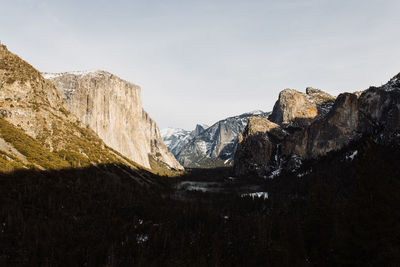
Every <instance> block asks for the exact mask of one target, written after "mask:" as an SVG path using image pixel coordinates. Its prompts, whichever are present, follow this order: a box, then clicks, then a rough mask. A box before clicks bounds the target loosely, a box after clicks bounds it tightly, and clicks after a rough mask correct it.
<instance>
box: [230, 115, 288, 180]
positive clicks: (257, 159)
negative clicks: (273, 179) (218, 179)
mask: <svg viewBox="0 0 400 267" xmlns="http://www.w3.org/2000/svg"><path fill="white" fill-rule="evenodd" d="M286 134H287V133H286V132H285V131H284V130H283V129H282V128H281V127H280V126H279V125H278V124H276V123H273V122H271V121H270V120H268V119H267V118H263V117H257V116H252V117H250V118H249V121H248V123H247V126H246V128H245V130H244V131H243V133H241V134H240V135H239V138H238V150H237V151H236V153H235V165H234V169H235V173H236V174H238V175H243V174H246V173H248V172H255V173H256V174H258V175H259V176H263V175H264V173H263V172H265V171H269V169H268V170H262V169H260V168H259V166H267V165H271V164H272V160H273V157H272V156H273V155H274V154H276V153H278V151H277V149H279V147H278V146H277V145H276V143H278V142H279V141H281V140H282V139H283V138H284V137H285V135H286ZM275 163H276V162H275Z"/></svg>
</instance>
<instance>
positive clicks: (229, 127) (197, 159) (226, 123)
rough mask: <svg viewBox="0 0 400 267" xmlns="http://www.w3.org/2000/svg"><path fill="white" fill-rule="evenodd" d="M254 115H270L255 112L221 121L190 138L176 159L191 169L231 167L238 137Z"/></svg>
mask: <svg viewBox="0 0 400 267" xmlns="http://www.w3.org/2000/svg"><path fill="white" fill-rule="evenodd" d="M254 114H258V115H259V116H262V117H266V116H268V115H269V113H264V112H263V111H254V112H250V113H244V114H241V115H239V116H234V117H230V118H227V119H224V120H220V121H218V122H216V123H215V124H213V125H212V126H211V127H209V128H207V129H205V130H204V131H200V132H201V133H200V134H197V135H194V137H193V138H190V140H189V141H188V142H187V144H185V146H183V147H182V149H181V150H180V151H179V152H178V153H177V154H176V158H177V159H178V161H179V162H180V163H181V164H182V165H183V166H185V167H191V168H198V167H217V166H231V165H232V162H233V156H234V154H235V151H236V146H237V139H238V135H239V133H241V132H242V131H243V130H244V128H245V127H246V124H247V121H248V118H249V117H250V116H252V115H254Z"/></svg>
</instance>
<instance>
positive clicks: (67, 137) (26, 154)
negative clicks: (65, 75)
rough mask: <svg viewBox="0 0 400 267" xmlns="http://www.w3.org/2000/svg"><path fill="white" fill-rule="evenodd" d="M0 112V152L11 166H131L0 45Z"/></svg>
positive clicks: (47, 83) (37, 75) (38, 76)
mask: <svg viewBox="0 0 400 267" xmlns="http://www.w3.org/2000/svg"><path fill="white" fill-rule="evenodd" d="M0 117H1V118H0V128H1V130H0V142H1V143H2V144H1V148H0V155H1V154H3V155H6V156H3V157H2V158H3V159H4V158H5V159H7V161H8V163H7V164H9V165H10V164H11V165H12V166H14V167H23V168H32V166H33V167H34V168H39V169H42V170H43V169H59V168H71V167H85V166H89V165H96V164H108V163H112V164H115V163H122V164H125V165H128V166H131V167H133V168H136V167H135V166H136V165H135V164H134V163H133V162H131V161H129V160H128V159H127V158H124V157H122V156H121V155H120V154H118V153H115V151H113V150H111V149H110V148H109V147H107V146H106V145H105V144H104V142H103V141H102V140H101V139H100V138H99V137H98V135H97V134H96V133H95V132H94V131H92V130H91V129H89V128H87V127H86V126H85V125H84V124H83V123H82V122H81V121H80V120H79V119H78V118H77V117H76V116H75V115H74V114H72V113H70V112H69V111H68V110H67V109H66V108H65V102H64V100H63V97H62V94H60V92H59V91H58V90H57V89H56V88H55V86H54V84H53V83H52V82H51V81H48V80H46V79H44V78H43V76H42V75H41V73H40V72H39V71H37V70H36V69H35V68H33V67H32V66H31V65H29V64H28V63H27V62H25V61H24V60H22V59H21V58H19V57H18V56H17V55H15V54H13V53H11V52H9V51H8V49H7V48H6V47H5V46H3V45H0ZM2 167H3V166H0V170H4V169H3V168H2Z"/></svg>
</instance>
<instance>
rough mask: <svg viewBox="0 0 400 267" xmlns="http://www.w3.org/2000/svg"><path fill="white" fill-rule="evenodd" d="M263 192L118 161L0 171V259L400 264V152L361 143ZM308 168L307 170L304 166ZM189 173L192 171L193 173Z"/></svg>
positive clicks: (29, 262)
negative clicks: (186, 189)
mask: <svg viewBox="0 0 400 267" xmlns="http://www.w3.org/2000/svg"><path fill="white" fill-rule="evenodd" d="M354 149H357V151H358V155H357V156H356V157H355V158H354V160H349V159H346V158H344V157H343V153H344V152H341V153H332V154H330V155H328V156H327V157H325V158H324V159H322V160H321V161H319V162H318V164H316V163H315V162H314V163H313V162H309V163H306V164H305V165H304V166H303V168H304V172H306V171H307V170H308V171H309V173H308V174H306V175H304V176H302V177H297V176H296V175H294V174H291V173H287V174H283V175H282V176H281V177H280V178H278V179H275V180H273V181H269V183H266V185H265V186H266V190H267V191H269V192H270V198H269V199H268V200H262V199H255V200H253V199H251V198H241V197H239V196H236V195H232V194H204V193H195V192H194V193H192V195H191V197H190V200H187V201H183V200H180V199H179V198H175V197H174V195H175V193H174V192H173V190H172V189H171V188H172V187H171V186H169V184H168V180H167V179H166V178H164V179H161V178H160V179H158V180H160V181H161V182H159V183H157V184H156V185H153V186H147V187H146V186H142V185H139V184H138V183H137V182H135V181H134V180H133V179H132V178H129V177H127V176H124V175H123V172H122V171H120V170H118V169H114V168H116V167H115V166H102V167H101V168H96V167H91V168H86V169H71V170H61V171H52V172H33V171H25V172H16V173H13V174H8V175H5V174H3V175H1V176H0V203H1V204H0V265H1V266H343V265H345V266H348V265H349V266H360V265H363V266H364V265H367V266H390V265H395V264H396V263H398V262H400V209H399V207H400V194H399V192H400V180H399V177H400V164H399V163H400V162H399V159H400V153H399V152H398V150H397V149H396V148H390V147H381V146H378V145H376V144H374V143H373V142H369V141H364V142H363V143H361V144H360V145H357V146H354V147H351V146H350V147H349V148H348V151H349V153H350V152H351V151H353V150H354ZM311 169H312V171H310V170H311ZM196 175H199V174H198V173H197V174H196Z"/></svg>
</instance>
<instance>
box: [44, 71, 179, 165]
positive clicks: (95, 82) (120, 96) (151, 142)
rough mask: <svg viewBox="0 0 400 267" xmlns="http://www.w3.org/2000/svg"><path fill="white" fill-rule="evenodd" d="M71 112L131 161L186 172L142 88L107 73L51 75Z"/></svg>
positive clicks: (47, 75) (49, 76)
mask: <svg viewBox="0 0 400 267" xmlns="http://www.w3.org/2000/svg"><path fill="white" fill-rule="evenodd" d="M44 76H45V77H46V78H48V79H50V80H51V81H52V82H53V83H54V84H55V86H56V88H57V89H58V90H59V91H60V92H61V94H62V95H63V96H64V99H65V101H66V104H67V108H68V110H69V111H70V112H72V113H73V114H75V115H76V116H77V117H78V118H80V119H81V120H82V121H83V122H84V123H85V124H87V125H89V126H90V128H92V129H93V130H94V131H95V132H96V133H97V134H98V135H99V136H100V138H102V139H103V140H104V142H105V143H106V144H107V145H108V146H110V147H112V148H113V149H115V150H117V151H118V152H120V153H121V154H123V155H124V156H126V157H128V158H129V159H131V160H133V161H135V162H137V163H139V164H141V165H143V166H145V167H147V168H151V164H150V163H151V162H150V160H149V157H153V158H154V159H156V160H157V161H159V162H161V163H164V164H166V165H167V166H168V167H170V168H174V169H182V167H181V165H180V164H179V163H178V162H177V161H176V160H175V158H174V156H173V155H172V154H171V153H170V152H169V151H168V149H167V148H166V146H165V145H164V143H163V141H162V139H161V136H160V132H159V130H158V127H157V125H156V123H155V122H154V121H153V120H152V119H151V118H150V116H149V115H148V114H147V113H146V112H145V111H144V110H143V108H142V97H141V89H140V87H139V86H137V85H134V84H132V83H129V82H127V81H124V80H122V79H120V78H118V77H117V76H115V75H113V74H111V73H108V72H105V71H93V72H72V73H61V74H49V73H46V74H44Z"/></svg>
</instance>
